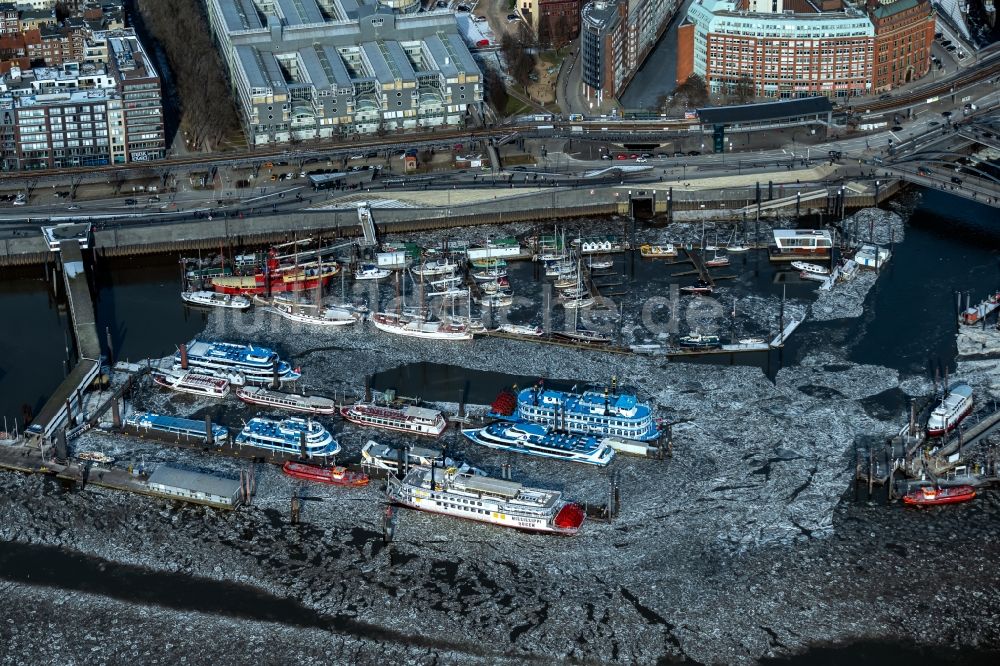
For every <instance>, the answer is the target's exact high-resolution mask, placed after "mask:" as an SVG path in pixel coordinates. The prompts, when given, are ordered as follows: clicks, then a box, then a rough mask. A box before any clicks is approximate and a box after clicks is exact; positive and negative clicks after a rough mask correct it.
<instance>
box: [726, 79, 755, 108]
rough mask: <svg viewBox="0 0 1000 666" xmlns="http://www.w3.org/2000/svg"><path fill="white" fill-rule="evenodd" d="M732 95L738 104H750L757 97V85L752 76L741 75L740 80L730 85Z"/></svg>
mask: <svg viewBox="0 0 1000 666" xmlns="http://www.w3.org/2000/svg"><path fill="white" fill-rule="evenodd" d="M730 95H731V97H732V98H733V99H734V100H735V101H736V103H737V104H749V103H750V102H753V101H754V99H756V97H757V84H756V83H755V82H754V80H753V79H752V78H751V77H750V76H748V75H746V74H741V75H740V78H738V79H737V80H736V82H735V83H733V84H731V85H730Z"/></svg>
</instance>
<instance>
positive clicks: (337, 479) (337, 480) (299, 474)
mask: <svg viewBox="0 0 1000 666" xmlns="http://www.w3.org/2000/svg"><path fill="white" fill-rule="evenodd" d="M281 471H283V472H284V473H285V474H287V475H288V476H294V477H295V478H296V479H304V480H306V481H315V482H317V483H329V484H331V485H334V486H352V487H359V486H367V485H368V475H367V474H362V473H361V472H352V471H350V470H348V469H347V468H346V467H339V466H338V467H321V466H319V465H308V464H306V463H299V462H292V461H291V460H289V461H287V462H285V464H284V465H282V467H281Z"/></svg>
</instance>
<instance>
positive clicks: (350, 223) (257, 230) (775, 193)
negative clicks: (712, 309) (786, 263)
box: [0, 170, 900, 266]
mask: <svg viewBox="0 0 1000 666" xmlns="http://www.w3.org/2000/svg"><path fill="white" fill-rule="evenodd" d="M814 171H815V170H806V171H803V172H794V171H793V172H789V173H788V174H775V176H776V177H775V178H774V179H773V180H770V181H768V180H764V181H759V180H756V179H758V178H759V176H757V175H755V176H743V177H735V178H725V179H723V178H713V179H710V180H708V181H706V182H699V181H692V182H690V183H681V182H657V183H650V184H633V185H625V184H623V185H618V186H610V187H609V186H605V187H595V188H592V189H591V188H586V187H574V188H568V187H550V188H531V189H527V190H526V189H503V188H491V189H473V190H459V189H456V190H426V191H419V192H411V191H393V190H379V191H371V192H365V193H353V194H351V195H347V196H345V197H343V198H341V199H338V200H335V201H332V202H330V204H329V206H330V207H331V208H330V209H319V208H311V209H306V210H302V211H296V212H293V213H280V214H274V215H251V216H244V217H238V216H236V217H234V216H232V215H230V216H228V217H221V218H220V217H216V218H215V219H211V220H209V219H199V220H191V221H182V222H157V223H143V222H142V221H136V222H134V223H124V224H121V223H116V224H115V225H114V226H111V225H110V224H108V223H102V222H100V221H97V222H95V224H96V228H95V232H94V239H93V247H94V248H95V249H96V251H97V253H98V254H100V255H102V256H110V257H114V256H134V255H141V254H153V253H159V252H174V251H188V250H197V249H214V248H218V247H220V246H222V245H226V246H232V247H241V246H252V245H265V244H268V243H276V242H284V241H286V240H291V238H292V236H293V235H298V236H299V237H302V235H304V234H312V235H322V236H324V237H328V238H335V237H347V238H350V237H354V236H358V235H360V233H361V229H360V227H359V225H358V215H357V211H356V207H357V206H358V205H359V204H360V203H362V202H371V203H372V205H373V213H372V214H373V217H374V220H375V223H376V226H377V228H378V231H379V233H380V234H392V233H410V232H415V231H424V230H429V229H444V228H449V227H465V226H476V225H493V224H505V223H510V222H530V221H540V222H544V221H554V220H563V219H572V218H581V217H599V216H605V215H630V214H637V215H643V214H645V215H655V216H662V217H664V218H665V221H674V220H675V219H676V220H685V219H690V220H692V221H693V220H701V219H705V218H711V219H731V220H738V219H743V218H746V217H748V216H751V215H753V214H755V213H756V206H757V204H758V203H761V202H763V203H768V202H770V203H769V205H765V206H762V208H761V210H760V214H761V216H773V215H778V214H782V215H787V214H790V213H791V214H795V213H800V214H806V213H809V212H817V211H821V212H823V213H831V214H832V213H837V212H842V211H844V210H853V209H857V208H864V207H870V206H873V205H876V204H877V203H880V202H882V201H884V200H885V199H887V198H889V197H891V196H893V195H895V194H896V193H897V192H898V191H899V189H900V186H899V184H898V183H896V182H892V183H889V184H887V185H886V186H883V187H882V188H881V190H880V191H879V192H878V195H877V196H876V193H875V192H873V191H870V190H869V189H868V188H867V187H866V186H865V185H861V184H848V185H846V186H843V187H841V186H839V185H838V186H827V185H823V184H815V183H813V184H809V181H808V180H806V181H804V182H801V184H799V183H796V182H794V181H795V176H796V175H799V176H803V177H809V178H816V177H817V176H820V177H822V176H823V175H826V174H817V173H814ZM768 175H769V176H770V174H768ZM778 177H783V178H784V180H785V182H782V181H781V180H779V179H778ZM789 179H791V180H789ZM798 180H800V181H802V178H799V179H798ZM799 195H801V197H802V200H801V201H797V198H798V197H799ZM807 195H809V196H808V198H807ZM380 202H385V203H380ZM386 204H389V205H390V206H391V205H395V206H396V207H382V206H385V205H386ZM333 207H337V208H333ZM748 211H751V212H750V213H748ZM102 225H103V226H102ZM50 258H51V255H50V253H49V252H48V248H47V246H46V244H45V242H44V240H43V239H42V238H41V236H38V237H30V238H29V237H18V238H11V239H5V240H3V241H0V266H3V265H7V266H12V265H30V264H38V263H43V262H45V261H46V260H49V259H50Z"/></svg>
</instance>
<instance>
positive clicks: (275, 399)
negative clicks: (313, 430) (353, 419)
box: [236, 386, 337, 414]
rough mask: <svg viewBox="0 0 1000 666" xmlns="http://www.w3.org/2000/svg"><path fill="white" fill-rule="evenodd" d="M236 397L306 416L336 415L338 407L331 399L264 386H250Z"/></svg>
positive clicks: (242, 389) (252, 403) (239, 391)
mask: <svg viewBox="0 0 1000 666" xmlns="http://www.w3.org/2000/svg"><path fill="white" fill-rule="evenodd" d="M236 397H237V398H239V399H240V400H242V401H243V402H246V403H248V404H251V405H264V406H265V407H277V408H278V409H286V410H288V411H290V412H302V413H305V414H336V413H337V405H336V403H334V402H333V400H331V399H330V398H324V397H322V396H318V395H299V394H297V393H283V392H281V391H272V390H270V389H267V388H264V387H262V386H248V387H244V388H241V389H239V390H238V391H236Z"/></svg>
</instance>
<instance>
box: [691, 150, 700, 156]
mask: <svg viewBox="0 0 1000 666" xmlns="http://www.w3.org/2000/svg"><path fill="white" fill-rule="evenodd" d="M688 155H689V156H691V157H697V156H698V155H701V151H700V150H689V151H688Z"/></svg>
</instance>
